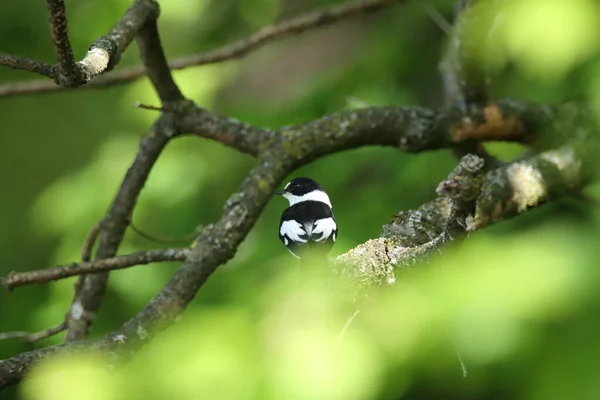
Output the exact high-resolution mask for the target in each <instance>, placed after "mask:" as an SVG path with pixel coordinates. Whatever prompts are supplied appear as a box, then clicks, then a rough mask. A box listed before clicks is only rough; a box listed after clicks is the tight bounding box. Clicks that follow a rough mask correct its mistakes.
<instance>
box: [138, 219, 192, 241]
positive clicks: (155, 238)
mask: <svg viewBox="0 0 600 400" xmlns="http://www.w3.org/2000/svg"><path fill="white" fill-rule="evenodd" d="M129 227H130V228H131V230H132V231H134V232H135V233H137V234H138V235H140V236H141V237H143V238H145V239H148V240H152V241H153V242H160V243H182V242H188V243H189V242H191V241H192V240H194V239H195V238H196V237H198V235H199V234H200V231H201V230H202V229H204V228H203V227H202V226H198V227H196V229H195V230H194V232H193V233H191V234H188V235H185V236H181V237H177V238H170V237H160V236H155V235H151V234H149V233H146V232H144V231H143V230H141V229H140V228H138V227H137V226H135V225H134V224H133V223H130V224H129Z"/></svg>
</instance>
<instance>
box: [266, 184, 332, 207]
mask: <svg viewBox="0 0 600 400" xmlns="http://www.w3.org/2000/svg"><path fill="white" fill-rule="evenodd" d="M275 194H278V195H280V196H283V197H285V198H286V199H287V200H288V201H289V202H290V206H293V205H294V204H296V203H300V202H303V201H320V202H322V203H325V204H327V205H328V206H329V207H330V208H331V201H330V200H329V196H327V193H325V190H324V189H323V187H321V185H319V184H318V183H317V182H315V181H313V180H312V179H310V178H296V179H294V180H292V181H290V182H289V183H288V184H287V185H285V187H284V188H283V190H278V191H276V192H275Z"/></svg>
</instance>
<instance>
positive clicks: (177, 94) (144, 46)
mask: <svg viewBox="0 0 600 400" xmlns="http://www.w3.org/2000/svg"><path fill="white" fill-rule="evenodd" d="M137 43H138V46H139V48H140V57H141V59H142V62H143V63H144V66H145V70H146V74H147V75H148V77H149V78H150V81H151V82H152V86H154V88H155V90H156V92H157V94H158V97H159V98H160V99H161V101H162V103H163V105H164V104H166V103H175V102H181V101H183V100H185V98H184V97H183V95H182V94H181V91H180V90H179V88H178V87H177V84H175V80H174V79H173V76H172V75H171V70H170V69H169V65H168V64H167V58H166V57H165V53H164V51H163V48H162V45H161V43H160V36H159V34H158V29H157V26H156V19H149V20H148V21H146V23H145V24H144V25H143V26H142V28H141V29H140V32H139V35H138V36H137Z"/></svg>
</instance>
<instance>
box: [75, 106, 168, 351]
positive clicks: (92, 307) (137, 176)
mask: <svg viewBox="0 0 600 400" xmlns="http://www.w3.org/2000/svg"><path fill="white" fill-rule="evenodd" d="M173 119H174V116H173V115H170V114H163V115H162V116H161V117H160V118H159V119H158V121H157V122H156V123H155V124H154V126H153V128H152V130H151V132H150V133H148V134H147V135H145V136H144V137H143V138H142V141H141V143H140V147H139V150H138V153H137V155H136V158H135V160H134V161H133V164H132V165H131V167H130V168H129V170H128V171H127V173H126V174H125V178H124V179H123V182H122V183H121V186H120V188H119V191H118V192H117V195H116V197H115V199H114V200H113V202H112V204H111V206H110V208H109V210H108V213H107V215H106V217H105V219H104V226H105V229H104V230H103V231H102V233H101V234H100V244H99V246H98V250H97V252H96V259H102V258H110V257H113V256H114V255H115V254H116V252H117V249H118V247H119V244H120V243H121V241H122V239H123V235H124V234H125V230H126V229H127V226H128V223H129V221H130V219H131V213H132V211H133V207H134V205H135V203H136V201H137V198H138V196H139V194H140V191H141V190H142V188H143V186H144V183H145V182H146V179H147V178H148V174H149V173H150V170H151V169H152V166H153V165H154V163H155V161H156V159H157V157H158V155H159V154H160V153H161V152H162V150H163V148H164V147H165V146H166V144H167V142H168V141H169V139H170V138H171V137H172V136H173V135H174V134H175V131H174V125H173ZM82 279H83V283H82V285H81V290H79V291H77V293H76V294H75V297H74V299H73V303H72V305H71V309H70V311H69V316H68V324H69V332H68V334H67V340H74V339H79V338H82V337H84V336H85V334H86V333H87V331H88V329H89V326H90V324H91V321H92V319H93V316H94V315H95V313H96V311H97V310H98V308H99V307H100V303H101V301H102V298H103V296H104V292H105V290H106V283H107V281H108V273H107V272H103V273H97V274H93V275H86V276H84V277H82Z"/></svg>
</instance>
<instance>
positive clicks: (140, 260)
mask: <svg viewBox="0 0 600 400" xmlns="http://www.w3.org/2000/svg"><path fill="white" fill-rule="evenodd" d="M188 252H189V249H187V248H180V249H156V250H146V251H138V252H135V253H131V254H127V255H124V256H117V257H110V258H102V259H99V260H95V261H84V262H80V263H71V264H66V265H57V266H55V267H52V268H46V269H40V270H36V271H27V272H11V273H9V274H8V275H7V276H6V277H4V278H3V279H2V285H3V286H4V287H5V288H7V289H8V290H13V289H14V288H17V287H19V286H24V285H31V284H40V283H47V282H51V281H57V280H59V279H65V278H69V277H71V276H77V275H83V274H93V273H98V272H107V271H114V270H118V269H123V268H128V267H132V266H134V265H144V264H150V263H154V262H164V261H185V259H186V258H187V255H188Z"/></svg>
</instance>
